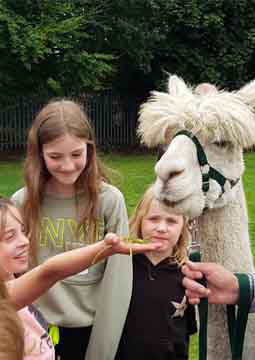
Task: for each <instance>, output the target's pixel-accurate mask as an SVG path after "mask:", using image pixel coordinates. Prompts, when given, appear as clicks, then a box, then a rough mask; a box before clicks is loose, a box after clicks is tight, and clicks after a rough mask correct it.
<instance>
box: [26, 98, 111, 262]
mask: <svg viewBox="0 0 255 360" xmlns="http://www.w3.org/2000/svg"><path fill="white" fill-rule="evenodd" d="M66 134H69V135H73V136H75V137H78V138H80V139H83V140H84V141H86V143H87V164H86V167H85V169H84V170H83V172H82V173H81V175H80V176H79V179H78V180H77V181H76V183H75V192H76V194H77V193H78V192H81V191H82V192H85V193H86V197H87V199H88V206H87V207H86V209H83V210H82V212H83V213H82V214H81V216H80V223H79V226H78V229H80V227H85V224H86V223H87V224H88V228H89V233H90V235H91V236H90V237H89V238H90V240H89V242H93V241H94V239H95V232H96V221H97V218H98V206H99V188H100V183H101V181H102V179H104V180H107V179H106V175H105V173H104V170H103V168H102V165H101V164H100V162H99V160H98V158H97V154H96V145H95V139H94V134H93V130H92V127H91V125H90V123H89V120H88V118H87V116H86V113H85V111H84V109H83V108H82V106H81V105H80V104H78V103H77V102H74V101H72V100H67V99H61V100H55V101H51V102H49V103H48V104H47V105H45V106H44V107H43V108H42V110H41V111H40V112H39V113H38V115H37V116H36V118H35V120H34V122H33V124H32V127H31V129H30V131H29V134H28V142H27V155H26V159H25V166H24V169H25V185H26V195H25V199H24V203H23V205H22V207H21V211H22V215H23V218H24V222H25V227H26V229H28V235H29V237H30V241H31V254H32V258H34V259H35V258H36V252H37V241H38V240H37V239H39V233H40V220H41V205H42V200H43V194H44V190H45V186H46V183H47V181H48V180H49V178H50V174H49V172H48V170H47V167H46V165H45V162H44V158H43V154H42V147H43V145H44V144H47V143H50V142H52V141H54V140H56V139H57V138H59V137H61V136H63V135H66ZM77 206H78V204H77ZM77 232H78V230H77Z"/></svg>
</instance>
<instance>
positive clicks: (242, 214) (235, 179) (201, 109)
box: [138, 75, 255, 360]
mask: <svg viewBox="0 0 255 360" xmlns="http://www.w3.org/2000/svg"><path fill="white" fill-rule="evenodd" d="M198 90H199V89H194V88H192V87H191V86H188V85H186V84H185V82H184V81H183V80H182V79H181V78H179V77H177V76H176V75H172V76H170V78H169V83H168V93H163V92H156V91H155V92H153V93H152V96H151V98H150V99H149V100H148V101H147V102H146V103H145V104H143V105H142V106H141V109H140V115H139V127H138V134H139V135H140V136H141V141H142V143H144V144H146V145H147V146H148V147H154V146H158V145H162V144H169V145H168V147H167V149H166V152H165V153H164V155H163V156H162V157H161V158H160V160H159V161H158V162H157V163H156V165H155V172H156V175H157V179H156V182H155V185H154V189H155V194H156V196H157V198H158V199H159V200H160V201H163V202H164V203H166V204H168V205H169V206H171V207H172V208H174V210H175V211H178V212H180V213H184V214H186V215H187V216H189V217H190V218H196V219H197V223H198V240H199V242H200V245H201V254H202V261H209V262H217V263H220V264H222V265H223V266H225V267H226V268H227V269H229V270H231V271H234V272H252V271H254V268H253V259H252V253H251V249H250V242H249V234H248V216H247V209H246V202H245V196H244V191H243V186H242V180H241V176H242V174H243V172H244V162H243V149H244V148H249V147H251V146H253V145H254V144H255V116H254V113H253V110H252V108H253V106H254V100H255V81H253V82H251V83H249V84H247V85H246V86H244V87H243V88H241V89H240V90H239V91H235V92H228V91H224V90H222V91H220V90H218V89H216V88H215V87H214V88H212V90H213V91H198ZM183 130H185V131H186V132H185V131H183ZM179 131H182V132H180V133H179V134H178V132H179ZM176 134H177V136H176ZM192 134H193V135H195V137H196V139H194V138H192ZM198 142H199V143H200V144H201V145H200V146H201V147H202V149H203V150H204V153H205V156H206V157H207V160H208V163H202V164H201V163H200V164H199V159H198V158H199V156H200V157H201V158H203V155H201V151H202V150H201V149H198V148H199V145H197V143H198ZM199 153H200V154H199ZM200 160H201V159H200ZM209 169H210V171H209ZM208 172H209V175H212V176H211V177H210V178H206V177H208V176H209V175H208ZM218 173H220V174H222V175H219V174H218ZM215 174H217V175H215ZM219 178H220V179H219ZM203 180H204V181H203ZM254 335H255V318H253V315H250V318H249V321H248V328H247V331H246V339H245V345H244V356H243V359H244V360H252V359H254V356H255V338H254ZM230 358H231V355H230V346H229V339H228V329H227V321H226V313H225V307H224V306H221V305H209V317H208V360H215V359H217V360H229V359H230Z"/></svg>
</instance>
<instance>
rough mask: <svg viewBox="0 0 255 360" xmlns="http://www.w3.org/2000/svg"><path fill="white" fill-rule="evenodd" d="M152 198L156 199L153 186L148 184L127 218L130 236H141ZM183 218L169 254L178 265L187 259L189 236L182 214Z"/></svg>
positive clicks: (185, 220)
mask: <svg viewBox="0 0 255 360" xmlns="http://www.w3.org/2000/svg"><path fill="white" fill-rule="evenodd" d="M153 200H156V198H155V196H154V191H153V186H150V187H149V188H148V189H147V190H146V191H145V193H144V195H143V197H142V198H141V200H140V201H139V203H138V204H137V206H136V208H135V210H134V212H133V214H132V216H131V217H130V219H129V231H130V234H131V236H134V237H138V238H142V221H143V219H144V217H145V216H146V215H147V214H148V212H149V209H150V206H151V203H152V201H153ZM162 206H163V205H162ZM169 211H171V209H169ZM173 213H174V211H173ZM183 220H184V221H183V227H182V231H181V235H180V238H179V240H178V242H177V244H176V246H175V247H174V248H173V254H172V255H171V259H173V260H174V261H176V262H177V263H178V264H179V265H182V264H183V263H184V262H185V261H187V260H188V253H187V248H188V244H189V238H190V235H189V230H188V225H187V219H186V218H185V217H184V216H183Z"/></svg>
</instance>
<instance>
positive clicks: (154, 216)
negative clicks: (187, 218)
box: [141, 200, 184, 257]
mask: <svg viewBox="0 0 255 360" xmlns="http://www.w3.org/2000/svg"><path fill="white" fill-rule="evenodd" d="M183 224H184V220H183V216H182V215H176V214H173V213H171V212H170V211H169V210H168V209H167V208H166V207H164V206H163V205H162V204H160V203H159V202H158V201H157V200H152V202H151V205H150V208H149V211H148V213H147V214H146V215H145V216H144V218H143V219H142V223H141V233H142V238H143V239H148V240H149V241H150V242H160V243H161V245H162V247H161V248H160V249H159V250H157V251H158V252H160V254H161V255H162V256H163V257H168V256H171V255H172V253H173V248H174V246H175V245H176V244H177V243H178V240H179V237H180V235H181V232H182V228H183Z"/></svg>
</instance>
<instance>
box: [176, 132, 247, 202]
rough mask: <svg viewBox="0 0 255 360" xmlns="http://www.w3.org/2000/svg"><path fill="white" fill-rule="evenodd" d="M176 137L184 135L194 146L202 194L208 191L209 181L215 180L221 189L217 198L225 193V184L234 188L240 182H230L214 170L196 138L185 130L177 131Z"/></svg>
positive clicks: (230, 180)
mask: <svg viewBox="0 0 255 360" xmlns="http://www.w3.org/2000/svg"><path fill="white" fill-rule="evenodd" d="M178 135H185V136H187V137H188V138H190V139H191V140H192V141H193V143H194V144H195V146H196V149H197V159H198V163H199V166H200V169H201V174H202V190H203V193H204V194H206V193H207V191H208V190H209V187H210V179H213V180H215V181H216V182H217V183H218V184H219V185H220V187H221V194H220V196H219V197H221V196H222V195H223V194H224V192H225V184H226V183H227V182H228V183H229V184H230V187H231V188H232V187H233V186H235V185H236V184H237V183H238V181H239V180H240V179H239V178H238V179H236V180H232V179H228V178H226V177H225V176H224V175H222V174H221V173H220V172H219V171H218V170H216V169H214V168H213V167H212V166H211V165H210V164H209V163H208V160H207V156H206V154H205V152H204V149H203V147H202V145H201V144H200V142H199V140H198V138H197V137H196V136H195V135H193V134H192V133H191V132H190V131H187V130H181V131H178V132H177V133H176V134H175V136H174V137H176V136H178Z"/></svg>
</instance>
